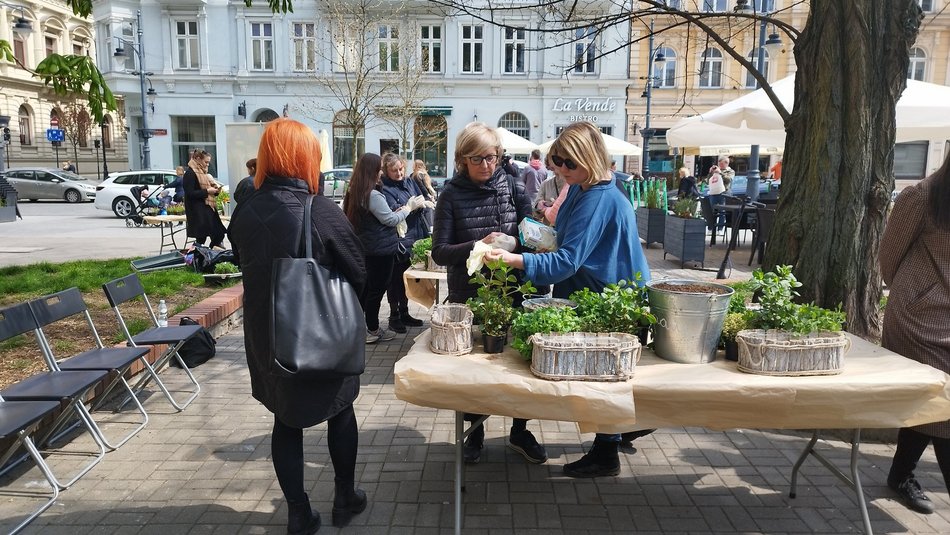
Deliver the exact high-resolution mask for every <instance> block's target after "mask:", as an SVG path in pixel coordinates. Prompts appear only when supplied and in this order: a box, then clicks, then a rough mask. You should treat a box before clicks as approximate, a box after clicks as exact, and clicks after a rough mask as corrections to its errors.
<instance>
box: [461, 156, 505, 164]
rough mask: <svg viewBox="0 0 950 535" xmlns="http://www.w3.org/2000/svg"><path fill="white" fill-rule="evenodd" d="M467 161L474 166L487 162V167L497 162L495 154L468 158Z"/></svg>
mask: <svg viewBox="0 0 950 535" xmlns="http://www.w3.org/2000/svg"><path fill="white" fill-rule="evenodd" d="M468 161H470V162H472V163H473V164H475V165H481V164H482V162H488V165H492V164H493V163H495V162H497V161H498V155H497V154H489V155H488V156H469V157H468Z"/></svg>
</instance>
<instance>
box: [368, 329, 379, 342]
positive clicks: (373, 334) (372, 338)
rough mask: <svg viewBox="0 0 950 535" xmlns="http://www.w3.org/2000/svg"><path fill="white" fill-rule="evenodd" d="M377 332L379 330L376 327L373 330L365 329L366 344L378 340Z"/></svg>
mask: <svg viewBox="0 0 950 535" xmlns="http://www.w3.org/2000/svg"><path fill="white" fill-rule="evenodd" d="M378 332H379V329H376V330H375V331H370V330H367V331H366V343H367V344H375V343H376V342H379V334H377V333H378Z"/></svg>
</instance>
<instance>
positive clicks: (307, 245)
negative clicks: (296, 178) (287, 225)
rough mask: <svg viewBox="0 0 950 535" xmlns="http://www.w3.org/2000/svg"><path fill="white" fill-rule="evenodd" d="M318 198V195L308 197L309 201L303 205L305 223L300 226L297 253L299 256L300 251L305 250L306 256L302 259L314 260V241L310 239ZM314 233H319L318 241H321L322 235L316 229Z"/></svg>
mask: <svg viewBox="0 0 950 535" xmlns="http://www.w3.org/2000/svg"><path fill="white" fill-rule="evenodd" d="M316 197H317V196H316V195H307V200H306V201H304V203H303V222H302V223H301V225H300V234H301V236H300V240H299V245H298V246H297V251H298V254H299V252H300V250H301V249H303V253H304V256H301V257H300V258H313V241H312V240H311V237H310V224H311V221H312V219H311V217H312V216H311V214H312V213H313V200H314V199H315V198H316ZM314 232H317V239H320V233H319V232H318V231H316V229H314Z"/></svg>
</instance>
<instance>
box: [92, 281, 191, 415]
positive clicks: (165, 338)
mask: <svg viewBox="0 0 950 535" xmlns="http://www.w3.org/2000/svg"><path fill="white" fill-rule="evenodd" d="M102 290H103V291H104V292H105V294H106V299H108V300H109V304H110V305H111V306H112V310H114V311H115V315H116V317H117V318H118V319H119V325H120V326H121V327H122V332H124V333H125V336H126V339H128V341H129V344H130V345H131V346H132V347H140V346H143V345H145V346H153V345H163V344H165V345H167V346H168V347H167V348H166V350H165V352H164V353H162V355H161V356H160V357H158V359H156V360H155V363H154V364H149V363H148V361H147V360H145V361H144V363H145V373H143V374H142V378H141V379H139V381H138V382H137V383H136V384H135V386H134V387H133V388H132V390H133V392H140V391H141V390H142V389H143V388H145V386H146V385H148V383H149V381H155V384H156V385H158V388H160V389H161V391H162V393H163V394H165V397H166V398H168V401H169V403H171V404H172V406H173V407H175V409H176V410H179V411H182V410H184V409H185V407H187V406H188V405H190V404H191V402H192V401H194V400H195V398H197V397H198V393H199V392H201V385H199V384H198V381H197V380H196V379H195V376H194V375H192V373H191V370H189V369H188V366H187V365H186V364H185V361H184V360H182V358H181V355H179V354H178V350H179V349H181V346H182V345H183V344H184V343H185V342H186V341H188V339H190V338H191V337H192V336H194V335H196V334H198V332H199V331H201V326H200V325H180V326H176V327H159V326H158V318H157V317H155V312H154V311H153V310H152V305H151V303H149V301H148V296H146V295H145V289H144V288H143V287H142V281H140V280H139V277H138V275H136V274H135V273H133V274H131V275H126V276H125V277H122V278H120V279H115V280H113V281H109V282H107V283H105V284H103V285H102ZM138 297H141V298H142V301H143V302H144V303H145V309H146V310H148V314H149V316H151V318H152V324H153V325H154V327H152V328H150V329H146V330H145V331H142V332H141V333H139V334H137V335H135V336H132V333H131V332H130V331H129V327H128V325H127V324H126V322H125V319H124V318H123V317H122V311H121V310H120V309H119V307H120V305H123V304H125V303H128V302H130V301H133V300H135V299H136V298H138ZM172 358H174V359H177V361H178V364H179V365H180V366H181V369H182V371H184V372H185V374H186V375H187V376H188V379H189V380H190V381H191V384H193V385H194V391H193V392H192V394H191V396H190V397H189V398H188V399H186V400H185V402H184V403H181V404H179V403H178V402H177V401H175V398H174V397H172V394H171V392H169V391H168V388H167V387H166V386H165V383H164V382H162V380H161V379H160V378H159V377H158V372H159V371H160V370H161V369H162V368H163V367H165V366H166V365H167V364H169V362H170V361H171V359H172Z"/></svg>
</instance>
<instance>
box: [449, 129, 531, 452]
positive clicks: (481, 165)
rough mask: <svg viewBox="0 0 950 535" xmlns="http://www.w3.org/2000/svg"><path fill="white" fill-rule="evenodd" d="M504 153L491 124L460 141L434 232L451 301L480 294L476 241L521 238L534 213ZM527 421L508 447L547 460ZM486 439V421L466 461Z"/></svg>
mask: <svg viewBox="0 0 950 535" xmlns="http://www.w3.org/2000/svg"><path fill="white" fill-rule="evenodd" d="M502 152H503V148H502V145H501V138H499V136H498V132H497V131H496V130H495V129H494V128H491V127H489V126H488V125H486V124H485V123H469V124H468V125H466V126H465V128H464V129H462V131H461V132H460V133H459V135H458V137H457V138H456V140H455V175H454V176H453V177H452V179H451V180H450V181H449V182H448V183H447V184H446V186H445V189H443V190H442V195H440V196H439V202H438V204H437V205H436V207H435V227H434V229H433V233H432V259H433V260H435V261H436V262H437V263H438V264H440V265H443V266H446V271H447V272H448V273H447V283H448V287H449V295H448V300H449V302H451V303H465V301H466V300H468V299H469V298H472V297H475V296H476V292H477V289H478V287H477V286H476V285H475V284H473V283H471V282H469V280H470V279H471V277H470V276H469V274H468V270H467V268H466V266H465V262H466V260H468V257H469V255H470V254H471V252H472V249H473V248H474V246H475V242H477V241H479V240H480V241H482V242H485V243H492V242H493V241H494V239H495V237H496V236H498V235H501V234H507V235H508V236H512V237H515V238H517V236H518V223H519V222H520V221H521V220H522V219H524V218H525V217H528V215H529V214H530V213H531V203H530V202H528V196H527V195H525V193H524V189H523V188H522V187H521V185H520V183H519V181H518V179H517V177H515V176H513V175H510V174H508V173H507V172H506V171H505V169H504V168H503V167H502V166H501V165H500V163H501V162H500V159H501V155H502ZM519 302H520V301H519ZM516 304H517V303H516ZM480 416H481V415H478V414H466V415H465V419H466V420H467V421H470V422H474V421H476V420H478V418H480ZM527 423H528V421H527V420H524V419H521V418H515V419H514V421H513V423H512V426H511V431H510V432H509V435H508V447H509V448H511V449H513V450H514V451H516V452H518V453H520V454H521V455H522V456H524V458H525V459H526V460H527V461H528V462H531V463H536V464H540V463H543V462H545V461H547V460H548V454H547V452H546V451H545V450H544V447H543V446H541V444H539V443H538V441H537V439H535V438H534V435H533V434H532V433H531V431H528V429H527ZM484 443H485V426H484V425H480V426H478V427H476V428H475V429H473V430H472V432H471V434H469V436H468V438H466V439H465V444H464V446H463V448H462V455H463V456H464V459H465V462H467V463H477V462H478V461H479V460H480V459H481V455H482V449H483V448H484Z"/></svg>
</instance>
